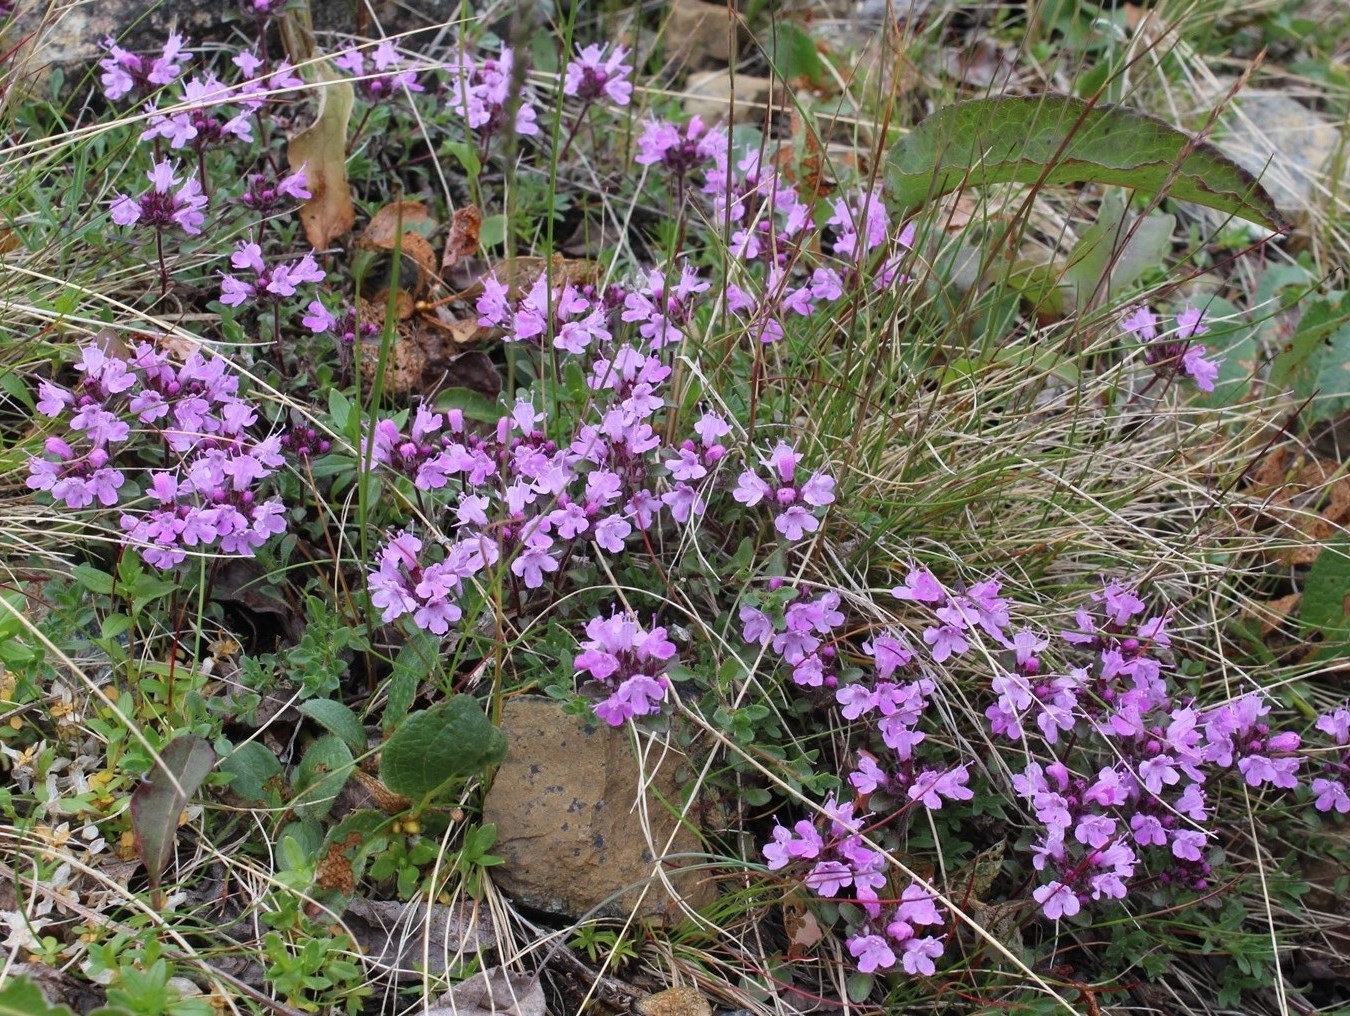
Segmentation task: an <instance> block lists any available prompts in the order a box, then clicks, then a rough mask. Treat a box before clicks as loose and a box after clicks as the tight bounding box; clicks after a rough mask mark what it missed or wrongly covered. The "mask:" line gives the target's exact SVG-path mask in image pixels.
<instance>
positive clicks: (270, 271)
mask: <svg viewBox="0 0 1350 1016" xmlns="http://www.w3.org/2000/svg"><path fill="white" fill-rule="evenodd" d="M230 264H231V265H232V266H234V268H236V269H238V270H248V271H251V272H253V274H254V276H255V278H253V279H241V278H236V277H235V276H233V275H226V274H224V273H222V274H221V280H220V302H221V303H223V304H225V305H226V306H227V307H238V306H240V305H241V304H243V303H246V302H247V301H248V300H251V299H256V300H258V301H259V302H262V303H279V302H280V301H281V300H283V299H285V298H286V297H289V296H294V295H295V293H296V289H297V287H299V286H301V285H303V284H305V283H311V282H322V281H323V280H324V279H325V278H327V275H326V273H325V272H324V270H323V269H322V268H320V267H319V265H318V263H317V262H316V261H315V260H314V255H313V254H306V255H305V256H304V257H302V258H299V259H298V260H295V261H284V262H278V263H277V264H274V265H268V264H267V263H266V262H264V261H263V256H262V248H261V247H259V246H258V245H257V244H256V243H252V242H244V243H241V244H239V245H238V246H237V247H236V248H235V250H234V253H233V254H231V255H230ZM311 310H312V305H311Z"/></svg>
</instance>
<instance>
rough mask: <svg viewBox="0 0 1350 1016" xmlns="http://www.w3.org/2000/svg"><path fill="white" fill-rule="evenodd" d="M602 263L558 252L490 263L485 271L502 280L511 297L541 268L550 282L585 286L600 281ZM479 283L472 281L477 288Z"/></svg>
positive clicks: (535, 277) (527, 285) (533, 279)
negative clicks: (549, 256)
mask: <svg viewBox="0 0 1350 1016" xmlns="http://www.w3.org/2000/svg"><path fill="white" fill-rule="evenodd" d="M602 270H603V266H602V265H601V264H600V263H599V262H598V261H584V260H574V259H572V258H565V257H563V256H562V255H561V254H554V255H553V257H552V258H551V259H549V258H511V259H509V260H507V261H500V262H498V263H497V264H495V265H493V266H492V270H491V272H490V273H489V274H491V275H492V276H494V277H495V278H496V279H497V281H499V282H505V283H506V285H507V289H508V290H509V294H510V296H511V298H512V299H515V298H517V297H519V296H523V295H524V293H525V291H526V290H527V289H529V288H530V287H531V286H533V285H534V284H535V282H536V281H537V280H538V278H539V276H541V275H543V274H544V272H545V271H547V272H549V273H550V274H551V277H552V280H553V285H555V286H561V285H562V284H563V283H565V282H568V283H571V284H572V285H574V286H585V285H591V284H593V283H596V282H599V281H600V275H601V272H602ZM481 286H482V283H481V282H479V283H475V288H481Z"/></svg>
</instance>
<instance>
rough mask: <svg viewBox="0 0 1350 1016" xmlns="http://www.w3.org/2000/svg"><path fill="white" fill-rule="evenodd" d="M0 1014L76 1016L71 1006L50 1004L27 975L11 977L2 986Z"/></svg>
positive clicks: (14, 1015) (12, 1015)
mask: <svg viewBox="0 0 1350 1016" xmlns="http://www.w3.org/2000/svg"><path fill="white" fill-rule="evenodd" d="M0 1016H75V1014H74V1013H72V1012H71V1011H70V1007H69V1006H64V1005H49V1004H48V1002H47V1000H46V999H45V998H43V997H42V992H41V991H40V990H39V989H38V986H37V985H36V984H35V983H34V982H33V981H31V980H29V979H28V978H27V977H11V978H9V979H8V980H6V981H5V985H4V987H3V988H0Z"/></svg>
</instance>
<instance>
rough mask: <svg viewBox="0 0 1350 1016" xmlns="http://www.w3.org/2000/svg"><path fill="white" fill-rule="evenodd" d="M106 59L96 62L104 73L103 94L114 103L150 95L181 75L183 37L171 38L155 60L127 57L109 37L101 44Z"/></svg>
mask: <svg viewBox="0 0 1350 1016" xmlns="http://www.w3.org/2000/svg"><path fill="white" fill-rule="evenodd" d="M103 48H104V49H106V50H107V51H108V55H107V56H105V57H104V58H103V59H102V60H100V61H99V62H98V65H99V68H100V69H101V70H102V71H103V73H102V75H101V76H100V80H101V81H102V82H103V94H104V95H106V96H107V97H108V98H109V99H110V100H112V101H114V102H115V101H116V100H118V99H120V98H122V97H123V96H125V95H129V94H132V93H135V94H136V95H137V96H139V97H145V96H148V95H151V94H153V93H154V92H156V91H158V90H159V89H161V88H163V87H164V86H165V85H168V84H171V83H172V82H173V81H175V80H176V79H177V78H178V75H179V74H181V73H182V72H183V64H184V63H185V62H186V61H187V58H188V55H187V53H185V52H184V51H183V37H182V36H181V35H179V34H178V33H176V32H175V33H174V34H173V35H170V36H169V38H168V39H167V40H166V41H165V43H164V48H163V49H162V50H161V51H160V53H159V54H158V55H156V56H149V55H141V54H138V53H130V52H128V51H127V50H125V49H123V48H122V47H121V46H119V45H117V42H116V41H115V40H114V39H113V38H112V37H111V36H109V37H108V38H105V39H104V40H103Z"/></svg>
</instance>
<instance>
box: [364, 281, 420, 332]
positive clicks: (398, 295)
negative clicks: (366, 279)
mask: <svg viewBox="0 0 1350 1016" xmlns="http://www.w3.org/2000/svg"><path fill="white" fill-rule="evenodd" d="M389 300H390V294H389V290H387V289H382V290H380V291H379V292H378V293H376V294H375V296H374V297H373V298H372V299H371V301H370V302H371V305H372V306H374V307H378V308H381V309H382V310H384V309H387V308H388V307H389ZM393 301H394V320H395V321H407V320H408V318H410V317H412V314H413V308H415V307H416V306H417V303H416V301H415V300H414V299H413V297H412V294H410V293H409V292H408V291H407V290H406V289H396V290H394V293H393ZM379 323H380V324H381V325H383V323H384V315H383V314H381V315H380V321H379Z"/></svg>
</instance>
